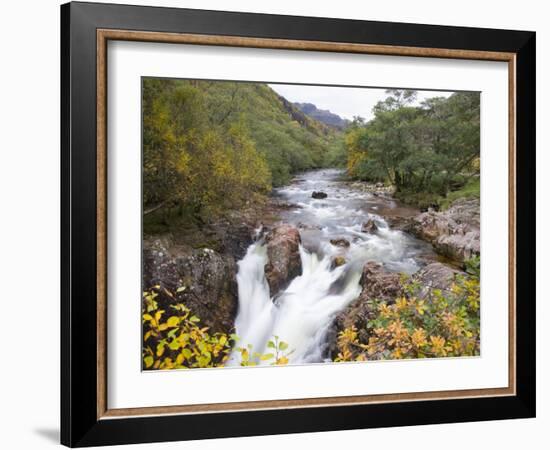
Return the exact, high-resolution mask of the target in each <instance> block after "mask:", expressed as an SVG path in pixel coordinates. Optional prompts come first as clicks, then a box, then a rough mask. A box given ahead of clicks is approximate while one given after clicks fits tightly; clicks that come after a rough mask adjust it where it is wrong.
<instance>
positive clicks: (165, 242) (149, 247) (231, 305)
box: [143, 238, 238, 333]
mask: <svg viewBox="0 0 550 450" xmlns="http://www.w3.org/2000/svg"><path fill="white" fill-rule="evenodd" d="M169 247H170V242H169V238H162V239H157V240H155V241H153V242H148V243H145V245H144V249H143V289H144V290H148V289H151V288H152V287H153V286H159V287H160V289H157V290H158V293H159V296H158V297H157V301H158V303H159V308H160V309H163V310H165V311H166V312H169V311H170V309H171V308H170V305H173V304H175V303H179V302H181V303H184V304H185V305H186V306H187V307H188V308H189V309H190V310H191V311H192V313H193V314H194V315H196V316H198V317H199V318H200V319H201V322H200V325H201V326H207V327H209V328H210V331H211V332H224V333H229V332H231V330H232V328H233V325H234V320H235V315H236V313H237V306H238V297H237V281H236V277H235V276H236V273H237V264H236V263H235V260H234V258H233V257H232V256H230V255H227V254H220V253H218V252H215V251H214V250H211V249H208V248H204V249H194V250H181V249H177V248H176V249H171V250H169ZM167 291H168V292H167ZM170 294H171V295H170Z"/></svg>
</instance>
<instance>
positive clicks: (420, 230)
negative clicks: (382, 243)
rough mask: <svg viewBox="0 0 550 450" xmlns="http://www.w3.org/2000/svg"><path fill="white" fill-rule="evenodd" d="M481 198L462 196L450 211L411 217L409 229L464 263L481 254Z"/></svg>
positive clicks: (450, 256) (431, 211) (446, 254)
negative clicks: (464, 197) (463, 197)
mask: <svg viewBox="0 0 550 450" xmlns="http://www.w3.org/2000/svg"><path fill="white" fill-rule="evenodd" d="M479 217H480V216H479V200H478V199H468V200H466V199H460V200H457V201H455V202H454V203H453V204H452V205H451V207H450V208H449V209H448V210H446V211H441V212H436V211H434V210H431V209H430V210H429V211H427V212H424V213H422V214H419V215H418V216H416V217H414V218H413V219H411V221H410V223H409V225H408V229H407V231H409V232H410V233H412V234H413V235H415V236H416V237H418V238H420V239H423V240H425V241H428V242H430V243H431V244H432V245H433V247H434V249H435V250H436V251H437V252H438V253H440V254H442V255H444V256H447V257H448V258H450V259H452V260H454V261H457V262H460V263H463V262H464V261H465V260H467V259H469V258H471V257H473V256H476V255H479V252H480V233H479Z"/></svg>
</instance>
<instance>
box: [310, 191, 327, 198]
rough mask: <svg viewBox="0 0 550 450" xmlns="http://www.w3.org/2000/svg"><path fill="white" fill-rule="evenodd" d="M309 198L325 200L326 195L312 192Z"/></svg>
mask: <svg viewBox="0 0 550 450" xmlns="http://www.w3.org/2000/svg"><path fill="white" fill-rule="evenodd" d="M311 197H312V198H317V199H320V198H327V197H328V195H327V194H326V192H321V191H313V193H312V194H311Z"/></svg>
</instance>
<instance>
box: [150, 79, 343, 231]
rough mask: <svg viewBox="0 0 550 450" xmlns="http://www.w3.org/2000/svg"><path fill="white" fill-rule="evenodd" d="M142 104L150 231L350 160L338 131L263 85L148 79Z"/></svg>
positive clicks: (216, 211) (217, 211)
mask: <svg viewBox="0 0 550 450" xmlns="http://www.w3.org/2000/svg"><path fill="white" fill-rule="evenodd" d="M142 99H143V204H144V214H145V216H148V215H150V214H151V215H152V217H154V219H153V220H150V219H148V220H144V224H145V227H146V231H147V230H149V231H152V232H154V231H155V230H157V228H158V223H159V221H160V222H161V225H162V223H167V222H168V220H169V218H170V217H171V216H173V215H174V211H175V212H176V214H177V215H179V216H186V217H192V218H195V219H196V220H198V221H205V220H209V219H210V218H214V217H216V216H219V215H221V214H222V213H223V212H224V211H226V210H227V209H238V208H239V207H241V206H242V205H244V204H245V203H246V202H247V201H250V200H254V199H255V197H260V196H262V195H264V194H266V193H268V192H269V191H270V189H271V188H272V186H278V185H282V184H285V183H287V182H288V181H289V180H290V178H291V176H292V174H293V173H295V172H298V171H303V170H307V169H311V168H317V167H325V166H328V165H331V166H332V165H334V164H337V163H338V162H339V160H341V161H344V159H345V158H344V151H345V149H344V145H343V141H342V138H341V133H340V132H337V131H336V130H333V129H331V128H329V127H327V126H325V125H323V124H321V123H320V122H317V121H315V120H313V119H311V118H309V117H308V116H306V115H305V114H303V113H302V112H301V111H299V110H298V109H296V108H295V107H294V106H293V105H292V104H290V103H288V102H287V101H286V100H285V99H283V98H282V97H280V96H278V95H277V94H276V93H275V92H274V91H273V90H272V89H271V88H270V87H269V86H267V85H265V84H261V83H235V82H221V81H201V80H172V79H157V78H145V79H144V80H143V87H142ZM153 213H154V214H153ZM159 216H160V218H159ZM161 228H162V227H161Z"/></svg>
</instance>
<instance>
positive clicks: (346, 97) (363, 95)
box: [269, 84, 452, 120]
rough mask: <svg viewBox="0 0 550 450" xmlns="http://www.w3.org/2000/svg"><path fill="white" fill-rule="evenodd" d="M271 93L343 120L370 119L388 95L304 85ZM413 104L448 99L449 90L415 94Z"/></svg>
mask: <svg viewBox="0 0 550 450" xmlns="http://www.w3.org/2000/svg"><path fill="white" fill-rule="evenodd" d="M269 86H270V87H271V88H272V89H273V90H274V91H276V92H277V93H278V94H280V95H282V96H283V97H284V98H286V99H287V100H289V101H291V102H299V103H313V104H314V105H315V106H317V108H319V109H328V110H329V111H331V112H333V113H335V114H338V115H339V116H340V117H343V118H344V119H350V120H351V119H353V117H354V116H361V117H364V118H365V119H367V120H370V119H371V118H372V117H373V116H372V108H373V106H374V105H376V103H378V102H379V101H380V100H384V99H385V98H386V97H387V95H386V94H385V89H384V88H381V89H378V88H352V87H331V86H304V85H295V84H294V85H291V84H270V85H269ZM417 92H418V100H417V102H416V103H420V102H421V101H423V100H425V99H427V98H431V97H448V96H450V95H451V94H452V92H449V91H417Z"/></svg>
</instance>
